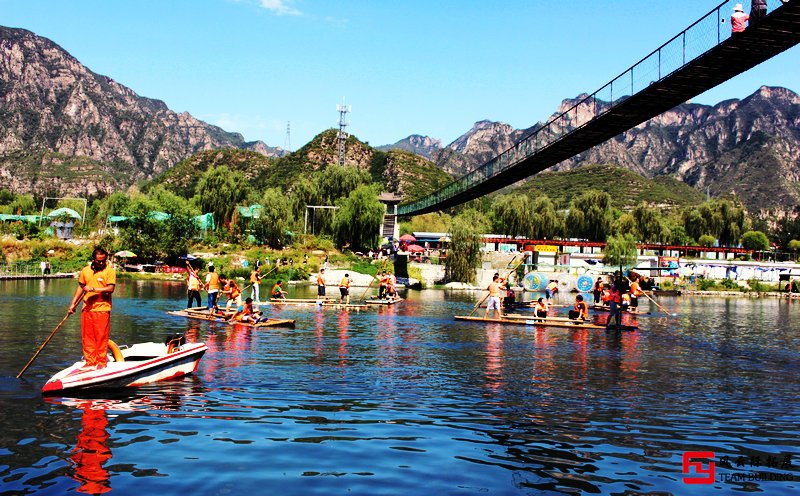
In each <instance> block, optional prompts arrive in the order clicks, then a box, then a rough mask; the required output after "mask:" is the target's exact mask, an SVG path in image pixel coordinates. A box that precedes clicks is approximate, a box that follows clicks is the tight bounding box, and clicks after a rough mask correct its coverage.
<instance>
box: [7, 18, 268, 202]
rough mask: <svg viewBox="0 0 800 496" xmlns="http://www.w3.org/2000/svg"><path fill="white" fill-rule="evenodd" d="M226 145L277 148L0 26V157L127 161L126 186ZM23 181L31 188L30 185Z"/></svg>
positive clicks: (263, 149) (42, 41) (122, 164)
mask: <svg viewBox="0 0 800 496" xmlns="http://www.w3.org/2000/svg"><path fill="white" fill-rule="evenodd" d="M231 147H232V148H243V149H249V150H253V151H257V152H259V153H262V154H265V155H273V156H277V155H279V154H281V152H282V150H280V149H277V148H270V147H268V146H266V145H265V144H264V143H262V142H251V143H246V142H245V141H244V139H243V138H242V136H241V135H239V134H237V133H229V132H226V131H224V130H223V129H221V128H219V127H216V126H212V125H210V124H207V123H205V122H203V121H200V120H198V119H195V118H194V117H192V116H191V115H190V114H189V113H187V112H183V113H176V112H173V111H171V110H170V109H169V108H167V106H166V105H165V104H164V102H162V101H159V100H153V99H150V98H144V97H141V96H139V95H137V94H136V93H135V92H134V91H133V90H131V89H130V88H126V87H125V86H122V85H121V84H119V83H117V82H116V81H114V80H113V79H111V78H109V77H106V76H102V75H99V74H95V73H94V72H92V71H91V70H89V69H88V68H86V67H84V66H83V65H82V64H81V63H80V62H78V61H77V60H76V59H75V58H74V57H72V56H71V55H70V54H68V53H67V52H66V51H64V50H63V49H62V48H61V47H59V46H58V45H56V44H55V43H53V42H52V41H50V40H48V39H46V38H42V37H39V36H36V35H35V34H33V33H31V32H29V31H26V30H22V29H12V28H5V27H0V156H8V155H10V154H13V153H36V152H54V153H56V154H58V155H60V156H64V157H86V158H88V159H91V160H94V161H96V162H98V163H104V164H110V163H111V164H119V165H118V168H119V167H122V168H125V165H127V166H129V167H128V169H129V170H128V171H127V173H126V174H125V175H124V177H123V178H122V179H123V180H124V182H127V183H128V184H130V183H132V182H133V181H135V180H137V179H142V178H147V177H151V176H153V175H154V174H157V173H159V172H162V171H164V170H166V169H168V168H169V167H171V166H173V165H174V164H176V163H178V162H179V161H180V160H183V159H184V158H186V157H187V156H189V155H191V154H192V153H195V152H198V151H201V150H210V149H215V148H231ZM40 165H41V166H44V165H45V164H44V163H41V164H40ZM4 167H5V166H4ZM18 172H20V171H15V170H8V169H5V168H4V169H0V175H12V176H16V177H18V179H19V180H20V181H19V185H18V186H19V188H23V189H24V186H25V182H26V181H25V180H24V178H25V176H26V174H25V173H23V174H21V175H20V174H18ZM20 176H21V177H20ZM125 178H127V180H125ZM27 185H28V188H31V189H32V187H33V182H32V181H30V180H29V181H27Z"/></svg>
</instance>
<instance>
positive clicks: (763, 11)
mask: <svg viewBox="0 0 800 496" xmlns="http://www.w3.org/2000/svg"><path fill="white" fill-rule="evenodd" d="M766 16H767V0H753V1H752V2H751V3H750V25H751V26H752V25H753V24H755V23H757V22H758V21H760V20H761V19H763V18H765V17H766Z"/></svg>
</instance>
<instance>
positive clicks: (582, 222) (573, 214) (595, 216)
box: [566, 190, 611, 241]
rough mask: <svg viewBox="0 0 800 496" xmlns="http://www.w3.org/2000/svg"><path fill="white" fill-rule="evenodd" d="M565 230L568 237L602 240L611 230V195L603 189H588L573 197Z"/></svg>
mask: <svg viewBox="0 0 800 496" xmlns="http://www.w3.org/2000/svg"><path fill="white" fill-rule="evenodd" d="M566 230H567V234H568V236H570V237H574V238H581V239H588V240H589V241H604V240H605V239H606V237H607V236H608V233H609V232H610V231H611V196H610V195H609V194H608V193H606V192H603V191H597V190H589V191H586V192H584V193H582V194H580V195H578V196H576V197H575V198H573V199H572V201H571V202H570V205H569V214H567V225H566Z"/></svg>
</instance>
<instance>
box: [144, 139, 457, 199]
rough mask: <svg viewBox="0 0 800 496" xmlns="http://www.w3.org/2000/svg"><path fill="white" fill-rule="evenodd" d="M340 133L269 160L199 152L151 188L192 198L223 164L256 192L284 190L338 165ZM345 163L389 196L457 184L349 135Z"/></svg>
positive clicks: (417, 160) (407, 156) (241, 153)
mask: <svg viewBox="0 0 800 496" xmlns="http://www.w3.org/2000/svg"><path fill="white" fill-rule="evenodd" d="M337 137H338V131H337V130H336V129H328V130H326V131H324V132H322V133H320V134H318V135H317V136H315V137H314V138H313V139H312V140H311V141H310V142H308V143H307V144H306V145H305V146H303V147H302V148H300V149H299V150H297V151H295V152H293V153H290V154H287V155H285V156H282V157H279V158H275V157H265V156H263V155H260V154H258V153H255V152H252V151H248V150H233V149H227V150H208V151H203V152H199V153H196V154H194V155H192V156H190V157H188V158H187V159H185V160H183V161H181V162H180V163H178V164H177V165H176V166H175V167H173V168H172V169H170V170H167V171H166V172H164V173H162V174H160V175H158V176H156V177H155V178H154V179H153V180H152V182H151V184H152V185H156V184H163V185H165V186H166V187H167V188H169V189H171V190H173V191H175V192H176V193H178V194H181V195H183V196H185V197H191V196H192V195H193V194H194V191H195V187H196V186H197V182H198V181H199V179H200V176H201V175H202V174H203V173H204V172H206V171H207V170H208V169H209V168H213V167H218V166H222V165H225V166H227V167H228V168H229V169H231V170H234V171H238V172H241V173H242V174H244V176H245V177H246V178H247V179H248V181H249V183H250V184H251V185H252V186H254V187H255V188H257V189H264V188H269V187H277V188H281V189H284V190H289V189H291V187H292V185H293V184H294V183H295V182H296V180H297V179H298V178H300V177H301V176H307V175H309V174H311V173H313V172H316V171H324V170H325V168H326V167H328V166H331V165H334V164H337V163H338V162H339V146H338V138H337ZM345 163H346V164H347V165H348V166H353V167H357V168H359V169H361V170H363V171H365V172H369V173H370V175H371V177H372V180H373V181H375V182H377V183H380V184H382V185H383V186H384V188H385V190H386V191H388V192H391V193H396V194H398V195H401V196H404V197H406V198H409V199H416V198H420V197H422V196H425V195H428V194H430V193H432V192H433V191H435V190H437V189H439V188H441V187H443V186H445V185H446V184H448V183H449V182H451V181H452V180H453V178H452V176H450V175H448V174H447V173H445V172H444V171H442V170H441V169H439V168H438V167H436V164H434V163H433V162H431V161H429V160H426V159H424V158H423V157H420V156H419V155H415V154H413V153H411V152H407V151H404V150H390V151H388V152H382V151H379V150H377V149H374V148H372V147H370V146H369V145H368V144H366V143H364V142H362V141H360V140H359V139H358V138H356V137H355V136H352V135H351V136H349V137H348V138H347V143H346V147H345Z"/></svg>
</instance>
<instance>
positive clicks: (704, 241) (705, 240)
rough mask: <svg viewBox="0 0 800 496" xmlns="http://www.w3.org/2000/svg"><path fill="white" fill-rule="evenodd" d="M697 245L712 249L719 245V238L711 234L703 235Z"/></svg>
mask: <svg viewBox="0 0 800 496" xmlns="http://www.w3.org/2000/svg"><path fill="white" fill-rule="evenodd" d="M697 243H698V244H699V245H700V246H705V247H706V248H711V247H712V246H714V245H716V244H717V238H715V237H714V236H712V235H710V234H703V235H702V236H700V239H698V240H697Z"/></svg>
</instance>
